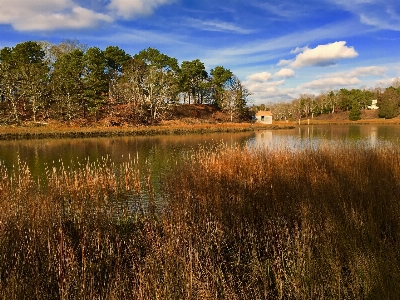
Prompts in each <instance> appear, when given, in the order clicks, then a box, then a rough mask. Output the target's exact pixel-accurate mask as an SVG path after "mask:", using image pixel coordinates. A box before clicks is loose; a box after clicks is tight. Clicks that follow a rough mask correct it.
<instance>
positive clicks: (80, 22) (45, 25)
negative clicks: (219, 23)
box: [0, 0, 174, 31]
mask: <svg viewBox="0 0 400 300" xmlns="http://www.w3.org/2000/svg"><path fill="white" fill-rule="evenodd" d="M172 2H174V0H111V2H110V3H109V5H108V6H107V7H106V9H105V10H104V11H96V10H94V9H90V8H86V7H83V6H81V5H79V4H78V3H77V2H74V1H73V0H36V1H31V0H1V3H0V4H1V5H0V24H10V25H11V26H12V27H13V28H14V29H16V30H18V31H33V30H40V31H46V30H57V29H82V28H91V27H97V26H98V25H99V24H102V23H104V22H106V23H111V22H114V21H115V20H116V19H117V18H124V19H132V18H136V17H138V16H141V15H148V14H151V13H152V12H153V11H154V9H155V8H157V7H158V6H160V5H165V4H170V3H172Z"/></svg>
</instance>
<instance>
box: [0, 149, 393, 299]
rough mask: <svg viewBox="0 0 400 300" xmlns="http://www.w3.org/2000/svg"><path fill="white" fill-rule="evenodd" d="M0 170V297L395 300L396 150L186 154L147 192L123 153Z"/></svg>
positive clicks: (147, 182)
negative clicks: (41, 175)
mask: <svg viewBox="0 0 400 300" xmlns="http://www.w3.org/2000/svg"><path fill="white" fill-rule="evenodd" d="M46 175H47V176H46V177H47V178H48V182H46V183H42V182H38V181H36V180H34V179H33V177H32V176H31V174H30V172H29V169H28V168H27V167H26V165H24V163H22V162H20V163H19V165H18V166H16V167H15V168H14V169H13V170H11V171H9V170H6V169H5V168H4V167H3V166H2V165H0V298H4V299H332V298H335V299H376V298H379V299H394V298H396V297H397V296H398V295H399V292H400V261H399V260H400V228H399V225H400V205H399V199H400V197H399V196H400V194H399V191H400V150H398V149H397V148H396V147H393V146H390V145H386V146H384V147H380V148H375V149H374V148H368V147H364V146H362V145H352V146H351V145H344V144H342V145H337V146H332V145H330V146H329V147H327V146H319V147H317V148H306V149H295V150H294V149H291V148H281V149H267V148H257V149H254V148H253V149H240V148H229V147H226V146H224V145H220V146H218V147H215V148H210V149H201V150H199V151H196V152H191V153H188V154H187V155H186V157H184V158H183V161H182V162H180V163H179V164H177V165H176V167H175V168H174V169H173V170H169V171H168V172H165V173H164V176H163V177H162V182H161V187H160V189H159V190H158V191H157V192H155V190H154V189H153V186H152V184H151V178H150V175H149V173H148V171H146V170H139V169H138V165H137V164H136V162H135V160H134V159H129V160H128V161H127V162H125V163H123V164H122V165H120V166H116V165H114V164H113V163H112V162H110V161H109V160H108V159H107V158H104V159H103V160H101V161H98V162H95V163H90V162H86V163H85V164H83V165H81V166H78V167H77V168H74V169H72V168H71V169H69V168H65V167H63V166H62V167H60V168H52V167H49V168H48V169H47V174H46Z"/></svg>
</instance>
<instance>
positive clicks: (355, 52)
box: [0, 0, 400, 104]
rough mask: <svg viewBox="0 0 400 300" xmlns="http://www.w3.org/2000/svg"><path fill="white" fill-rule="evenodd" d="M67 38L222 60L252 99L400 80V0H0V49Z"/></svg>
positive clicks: (215, 61) (209, 65) (280, 98)
mask: <svg viewBox="0 0 400 300" xmlns="http://www.w3.org/2000/svg"><path fill="white" fill-rule="evenodd" d="M65 39H78V40H79V41H80V42H82V43H84V44H87V45H88V46H96V47H99V48H101V49H105V48H106V47H107V46H119V47H120V48H122V49H124V50H125V51H126V52H128V53H129V54H131V55H133V54H136V53H138V52H139V51H141V50H143V49H145V48H147V47H154V48H157V49H158V50H160V51H161V52H162V53H165V54H167V55H169V56H172V57H175V58H177V59H178V61H179V62H182V61H184V60H193V59H197V58H198V59H200V60H201V61H202V62H203V63H204V64H205V65H206V68H207V70H210V69H212V68H214V67H215V66H217V65H222V66H224V67H225V68H228V69H230V70H231V71H232V72H233V73H234V74H236V75H237V76H238V77H239V79H241V80H242V82H243V83H244V85H245V86H246V87H247V88H248V89H249V91H250V92H251V93H252V95H251V98H252V99H253V101H254V103H255V104H260V103H268V102H277V101H290V100H291V99H293V98H295V97H298V96H299V95H300V94H303V93H312V94H319V93H321V92H324V91H327V90H333V89H340V88H348V89H350V88H353V87H354V88H363V87H366V88H374V87H376V86H380V87H387V86H389V85H390V84H391V83H392V82H393V80H394V79H395V78H397V77H400V51H399V50H400V49H399V48H400V1H398V0H319V1H311V0H310V1H308V0H298V1H292V0H291V1H289V0H278V1H275V0H273V1H261V0H260V1H254V0H230V1H228V0H219V1H215V0H201V1H200V0H198V1H197V0H0V48H3V47H6V46H8V47H12V46H15V45H16V44H17V43H19V42H25V41H28V40H35V41H42V40H47V41H50V42H53V43H59V42H61V41H62V40H65Z"/></svg>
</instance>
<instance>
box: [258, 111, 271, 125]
mask: <svg viewBox="0 0 400 300" xmlns="http://www.w3.org/2000/svg"><path fill="white" fill-rule="evenodd" d="M255 117H256V122H259V123H263V124H272V113H271V112H270V111H264V110H260V111H259V112H257V113H256V115H255Z"/></svg>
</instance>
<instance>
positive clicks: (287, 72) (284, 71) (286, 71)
mask: <svg viewBox="0 0 400 300" xmlns="http://www.w3.org/2000/svg"><path fill="white" fill-rule="evenodd" d="M274 76H276V77H285V78H290V77H293V76H294V71H293V70H292V69H286V68H284V69H281V70H279V71H278V72H276V73H275V74H274Z"/></svg>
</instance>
